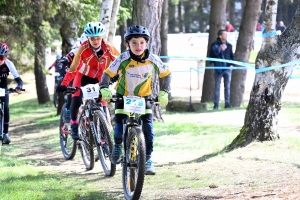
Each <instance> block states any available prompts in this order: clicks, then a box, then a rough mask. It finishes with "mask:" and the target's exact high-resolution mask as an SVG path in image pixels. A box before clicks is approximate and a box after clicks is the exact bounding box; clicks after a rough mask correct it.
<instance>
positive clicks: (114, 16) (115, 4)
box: [107, 0, 121, 43]
mask: <svg viewBox="0 0 300 200" xmlns="http://www.w3.org/2000/svg"><path fill="white" fill-rule="evenodd" d="M120 2H121V0H114V1H113V7H112V12H111V19H110V25H109V31H108V38H107V40H108V41H109V42H111V43H113V40H114V37H115V33H116V29H117V15H118V12H119V8H120Z"/></svg>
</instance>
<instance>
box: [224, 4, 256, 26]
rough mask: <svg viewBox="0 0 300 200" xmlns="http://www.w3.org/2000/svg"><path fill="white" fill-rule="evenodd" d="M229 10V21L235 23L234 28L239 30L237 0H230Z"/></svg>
mask: <svg viewBox="0 0 300 200" xmlns="http://www.w3.org/2000/svg"><path fill="white" fill-rule="evenodd" d="M253 3H254V2H253ZM228 12H229V19H228V21H229V22H230V23H231V24H232V25H233V27H234V29H235V30H237V27H236V25H235V24H236V23H235V0H229V1H228Z"/></svg>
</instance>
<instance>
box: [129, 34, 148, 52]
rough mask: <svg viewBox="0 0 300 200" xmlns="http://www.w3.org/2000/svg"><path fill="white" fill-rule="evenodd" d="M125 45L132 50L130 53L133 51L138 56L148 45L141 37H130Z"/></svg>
mask: <svg viewBox="0 0 300 200" xmlns="http://www.w3.org/2000/svg"><path fill="white" fill-rule="evenodd" d="M128 45H129V46H128ZM126 46H127V47H128V48H129V49H130V50H131V51H132V53H134V54H135V55H137V56H140V55H142V54H143V53H144V51H145V49H146V48H147V47H148V43H147V41H146V40H145V38H143V37H139V38H131V40H130V41H129V42H128V43H126Z"/></svg>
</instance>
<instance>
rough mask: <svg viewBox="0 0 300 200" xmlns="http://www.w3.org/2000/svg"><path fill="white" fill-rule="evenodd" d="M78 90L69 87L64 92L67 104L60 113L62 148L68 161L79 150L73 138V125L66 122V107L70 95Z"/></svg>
mask: <svg viewBox="0 0 300 200" xmlns="http://www.w3.org/2000/svg"><path fill="white" fill-rule="evenodd" d="M76 90H77V89H76V88H72V87H69V88H67V91H65V92H64V95H63V96H64V99H65V103H64V105H63V107H62V109H61V113H60V122H59V140H60V147H61V151H62V154H63V156H64V157H65V159H66V160H72V159H73V158H74V156H75V155H76V150H77V143H76V142H75V141H74V140H73V139H72V137H71V124H70V121H66V119H65V118H64V117H65V111H66V109H65V107H66V104H67V101H68V98H70V96H69V95H70V94H73V93H74V92H76Z"/></svg>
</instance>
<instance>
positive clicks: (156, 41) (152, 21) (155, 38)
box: [132, 0, 163, 121]
mask: <svg viewBox="0 0 300 200" xmlns="http://www.w3.org/2000/svg"><path fill="white" fill-rule="evenodd" d="M162 5H163V0H134V1H133V10H132V23H133V24H138V25H143V26H145V27H146V28H147V29H148V30H149V32H150V36H151V38H150V41H149V50H150V52H152V53H154V54H156V55H160V50H161V40H160V23H161V14H162ZM158 93H159V81H158V76H157V75H156V74H155V75H154V76H153V86H152V95H153V97H156V96H157V95H158ZM152 112H153V119H154V120H157V121H161V120H162V117H161V109H160V106H153V109H152Z"/></svg>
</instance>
